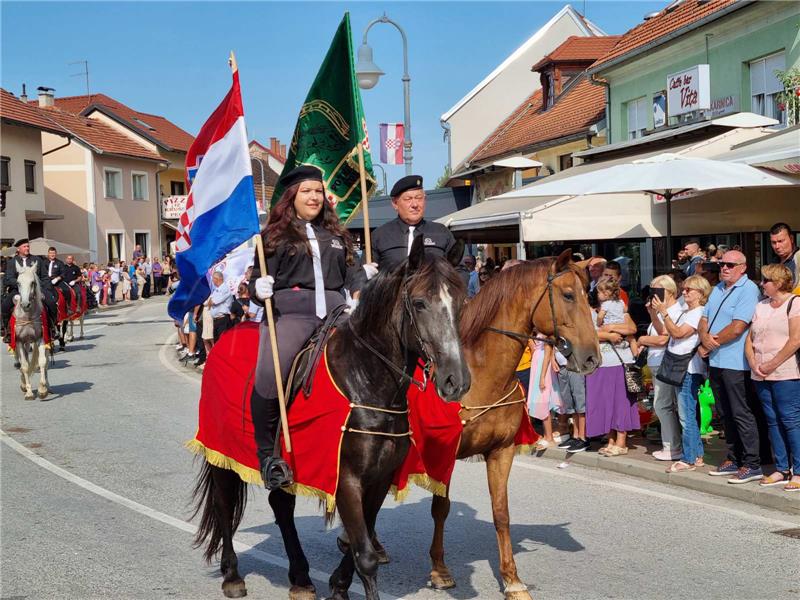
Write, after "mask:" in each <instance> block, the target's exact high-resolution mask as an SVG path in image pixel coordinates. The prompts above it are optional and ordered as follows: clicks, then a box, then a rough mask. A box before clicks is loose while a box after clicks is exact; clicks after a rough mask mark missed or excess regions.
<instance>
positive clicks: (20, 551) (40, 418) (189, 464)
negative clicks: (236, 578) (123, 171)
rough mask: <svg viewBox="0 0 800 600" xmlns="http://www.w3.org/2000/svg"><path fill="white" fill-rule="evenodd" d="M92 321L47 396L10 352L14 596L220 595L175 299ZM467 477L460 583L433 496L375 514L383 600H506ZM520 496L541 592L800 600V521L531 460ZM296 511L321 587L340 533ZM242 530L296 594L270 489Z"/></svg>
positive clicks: (454, 541) (7, 538)
mask: <svg viewBox="0 0 800 600" xmlns="http://www.w3.org/2000/svg"><path fill="white" fill-rule="evenodd" d="M86 329H87V336H86V339H84V340H83V341H77V342H74V343H73V344H72V345H70V346H69V349H68V351H67V352H64V353H59V354H57V355H56V365H55V367H54V368H53V369H51V371H50V380H51V386H52V392H53V393H52V395H51V397H50V399H48V400H47V401H44V402H42V401H38V400H37V401H25V400H23V398H22V393H21V392H20V391H19V386H18V375H17V373H16V372H15V371H14V370H13V367H12V360H11V357H10V356H8V355H3V357H2V359H1V360H0V362H1V363H2V371H1V374H2V384H1V385H2V387H1V388H0V390H1V391H2V421H1V423H2V430H3V434H2V442H3V443H2V444H0V467H1V469H0V507H1V509H0V510H1V511H2V512H1V513H0V594H1V595H2V598H3V599H8V600H11V599H22V598H71V599H72V598H74V599H84V598H148V599H152V598H187V599H188V598H221V597H222V594H221V592H220V588H219V585H220V579H219V577H218V574H217V565H216V564H212V565H211V566H208V565H205V564H204V563H203V561H202V557H201V553H200V551H199V550H195V549H193V548H192V546H191V540H192V531H193V528H194V524H193V523H190V522H188V517H189V514H190V511H189V496H190V491H191V487H192V481H193V478H194V476H195V473H196V471H197V465H195V464H194V463H193V457H192V455H191V454H190V453H189V452H188V451H186V450H185V449H184V448H183V443H184V442H185V441H186V440H187V439H189V438H191V437H192V435H193V433H194V430H195V427H196V410H197V400H198V396H199V385H198V384H199V379H198V377H197V376H196V375H194V374H191V373H189V372H181V370H180V368H176V367H175V366H174V363H173V362H171V361H170V360H168V359H169V358H170V356H169V353H172V352H174V350H173V349H172V348H171V347H170V346H167V345H165V344H166V341H167V339H168V338H169V336H170V335H171V334H172V332H173V330H174V328H173V327H172V325H171V324H170V322H169V320H168V318H167V317H166V311H165V302H164V300H163V299H155V300H150V301H147V302H145V303H143V304H139V305H137V306H136V307H126V308H120V309H115V310H113V311H107V312H103V313H101V314H99V315H96V316H94V317H92V318H91V319H89V320H87V323H86ZM454 481H455V485H454V489H453V492H452V497H453V506H452V510H451V514H450V520H449V521H448V526H447V532H446V551H447V557H448V562H449V566H450V568H451V570H452V572H453V574H454V576H455V578H456V581H457V583H458V587H456V588H455V589H452V590H449V591H447V592H435V591H433V590H431V589H429V588H428V587H427V574H428V571H429V562H428V546H429V543H430V535H431V529H432V525H431V521H430V518H429V511H430V498H429V496H428V495H427V492H424V491H422V490H415V491H413V492H412V494H411V495H410V496H409V498H408V499H407V500H406V502H405V503H403V504H399V505H398V504H396V503H394V502H392V501H387V503H386V505H385V507H384V510H383V511H382V512H381V515H380V516H379V532H380V535H381V537H382V540H383V541H384V544H385V545H386V547H387V550H388V551H389V553H390V555H391V556H392V559H393V562H392V564H390V565H388V566H387V567H382V568H381V570H380V574H379V585H380V589H381V591H382V594H383V596H382V597H384V598H418V599H423V598H428V599H432V598H436V599H437V600H442V599H448V598H454V599H462V598H464V599H466V598H482V599H483V598H486V599H491V598H502V594H501V591H500V590H501V584H500V581H499V578H498V575H497V573H498V571H497V550H496V545H495V533H494V528H493V525H492V516H491V510H490V503H489V497H488V492H487V488H486V478H485V471H484V466H483V465H482V464H481V463H459V464H458V465H457V467H456V472H455V475H454ZM510 495H511V503H512V506H511V516H512V523H513V525H512V528H511V533H512V537H513V540H514V548H515V555H516V560H517V566H518V568H519V572H520V574H521V576H522V578H523V579H524V581H525V582H526V583H527V584H528V585H529V588H530V589H531V592H532V594H533V596H534V598H536V599H537V600H545V599H554V600H555V599H576V600H578V599H580V600H586V599H592V598H631V599H634V598H635V599H637V600H642V599H648V598H653V599H655V598H664V599H667V598H669V599H670V600H673V599H678V598H686V599H692V600H695V599H698V598H703V599H711V598H720V599H725V600H730V599H733V598H776V597H781V598H800V539H792V538H789V537H785V536H781V535H777V534H776V533H774V532H775V531H777V530H781V529H787V528H792V527H795V528H796V527H800V519H798V518H797V517H796V516H791V515H788V514H784V513H778V512H773V511H768V510H765V509H761V508H758V507H754V506H752V505H748V504H743V503H739V502H736V501H733V500H727V499H722V498H718V497H713V496H707V495H704V494H701V493H697V492H693V491H690V490H686V489H674V488H671V487H669V486H666V485H661V484H654V483H650V482H644V481H642V480H638V479H635V478H630V477H626V476H623V475H614V474H609V473H607V472H601V471H595V470H590V469H585V468H583V467H580V466H577V465H572V466H570V467H569V468H567V469H558V468H557V463H556V462H554V461H551V460H547V459H537V458H534V457H522V458H518V459H517V461H516V462H515V468H514V470H513V472H512V480H511V489H510ZM798 500H799V501H800V499H798ZM297 521H298V529H299V530H300V533H301V537H302V539H303V542H304V546H305V549H306V552H307V554H308V556H309V559H310V562H311V564H312V567H313V569H314V575H315V577H316V579H317V588H318V590H319V591H320V592H321V593H323V592H325V591H327V574H329V573H330V572H331V571H332V570H333V569H334V568H335V566H336V564H337V563H338V561H339V559H340V555H339V553H338V550H337V549H336V545H335V536H336V534H337V532H338V529H332V530H326V529H325V526H324V523H323V519H322V517H321V516H320V513H319V512H318V509H317V503H316V501H311V500H306V499H301V500H300V501H299V503H298V519H297ZM237 540H238V542H239V544H240V545H239V550H238V551H239V559H240V567H241V570H242V573H243V574H245V575H246V581H247V586H248V591H249V597H251V598H270V599H271V598H285V597H286V590H287V580H286V570H285V566H284V561H283V558H282V554H283V552H282V543H281V541H280V536H279V534H278V530H277V527H276V526H275V525H274V524H273V523H272V517H271V513H270V511H269V508H268V505H267V503H266V493H265V492H264V491H263V490H260V489H252V490H251V493H250V503H249V505H248V509H247V513H246V515H245V519H244V522H243V524H242V527H241V528H240V531H239V533H238V534H237ZM353 597H354V598H357V597H361V596H360V594H358V593H354V594H353Z"/></svg>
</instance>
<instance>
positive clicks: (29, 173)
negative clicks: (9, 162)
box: [25, 160, 36, 192]
mask: <svg viewBox="0 0 800 600" xmlns="http://www.w3.org/2000/svg"><path fill="white" fill-rule="evenodd" d="M25 191H26V192H35V191H36V163H35V162H34V161H32V160H26V161H25Z"/></svg>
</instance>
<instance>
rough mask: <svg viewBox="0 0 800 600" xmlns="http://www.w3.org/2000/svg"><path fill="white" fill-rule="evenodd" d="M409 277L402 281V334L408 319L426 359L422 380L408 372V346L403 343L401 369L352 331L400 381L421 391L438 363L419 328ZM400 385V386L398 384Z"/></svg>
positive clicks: (360, 342)
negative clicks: (410, 293) (412, 302)
mask: <svg viewBox="0 0 800 600" xmlns="http://www.w3.org/2000/svg"><path fill="white" fill-rule="evenodd" d="M409 279H410V278H408V277H406V278H405V279H404V280H403V283H402V292H401V300H402V304H403V312H402V313H401V316H400V335H401V337H402V338H404V336H403V332H404V331H405V328H406V327H405V323H406V319H408V321H409V322H410V323H411V330H412V332H413V334H414V338H415V339H416V341H417V345H418V346H419V349H420V352H421V353H422V356H423V358H424V359H425V363H424V365H423V368H422V374H423V377H422V381H419V380H418V379H415V378H414V377H413V376H412V375H409V373H408V346H407V345H405V344H404V345H403V368H402V369H400V368H399V367H398V366H397V365H395V364H394V363H393V362H392V361H391V360H389V359H388V358H387V357H386V356H384V355H383V354H382V353H381V352H379V351H378V350H377V349H376V348H374V347H373V346H372V345H371V344H370V343H369V342H367V341H366V340H365V339H364V338H363V337H361V336H360V335H359V334H358V333H356V331H355V329H354V328H352V327H351V328H350V332H351V333H352V334H353V337H354V338H355V339H356V341H357V342H358V343H359V344H361V345H362V346H364V347H365V348H366V349H367V350H369V351H370V353H372V354H373V355H374V356H375V357H376V358H378V359H379V360H380V361H381V362H382V363H383V364H384V365H386V366H387V367H388V368H389V370H391V371H392V372H393V373H395V374H396V375H398V376H399V377H400V382H408V383H410V384H413V385H415V386H417V387H418V388H419V389H420V391H423V392H424V391H425V389H426V388H427V386H428V379H429V377H430V375H431V373H433V372H434V370H435V368H436V363H435V361H434V359H433V357H432V355H431V352H430V348H429V344H428V342H427V341H426V340H425V339H424V338H423V337H422V334H421V333H420V330H419V325H418V324H417V320H416V319H415V318H414V307H413V306H412V304H411V296H410V295H409V294H408V282H409ZM398 387H399V386H398Z"/></svg>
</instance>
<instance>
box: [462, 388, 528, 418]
mask: <svg viewBox="0 0 800 600" xmlns="http://www.w3.org/2000/svg"><path fill="white" fill-rule="evenodd" d="M518 389H519V383H517V384H515V385H514V387H512V388H511V391H510V392H508V393H507V394H506V395H505V396H503V397H502V398H500V399H499V400H497V401H496V402H494V403H493V404H485V405H483V406H464V404H463V403H460V405H461V409H462V410H479V411H481V412H479V413H478V414H477V415H474V416H472V417H470V418H469V419H461V425H462V426H465V425H469V424H470V423H472V422H473V421H474V420H475V419H477V418H479V417H482V416H483V415H485V414H486V413H487V412H489V411H490V410H492V409H493V408H500V407H501V406H511V405H513V404H520V403H522V402H525V400H527V398H525V397H522V398H520V399H519V400H511V401H510V402H504V400H506V399H508V398H509V397H510V396H511V395H512V394H513V393H514V392H515V391H516V390H518Z"/></svg>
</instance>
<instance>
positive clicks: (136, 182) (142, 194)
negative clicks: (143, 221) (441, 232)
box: [131, 171, 148, 200]
mask: <svg viewBox="0 0 800 600" xmlns="http://www.w3.org/2000/svg"><path fill="white" fill-rule="evenodd" d="M131 190H132V196H133V199H134V200H147V198H148V193H147V191H148V190H147V173H139V172H136V171H133V172H132V173H131Z"/></svg>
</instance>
